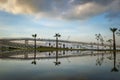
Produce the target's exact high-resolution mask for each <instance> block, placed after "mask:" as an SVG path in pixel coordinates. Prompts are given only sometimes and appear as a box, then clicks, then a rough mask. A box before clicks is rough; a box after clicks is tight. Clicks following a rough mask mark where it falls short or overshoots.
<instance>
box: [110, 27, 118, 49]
mask: <svg viewBox="0 0 120 80" xmlns="http://www.w3.org/2000/svg"><path fill="white" fill-rule="evenodd" d="M110 30H111V31H112V33H113V50H116V42H115V32H116V31H117V28H110Z"/></svg>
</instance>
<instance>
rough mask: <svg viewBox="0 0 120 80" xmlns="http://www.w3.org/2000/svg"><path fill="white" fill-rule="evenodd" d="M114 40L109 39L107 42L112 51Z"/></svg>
mask: <svg viewBox="0 0 120 80" xmlns="http://www.w3.org/2000/svg"><path fill="white" fill-rule="evenodd" d="M112 41H113V40H112V39H108V40H107V42H108V43H109V44H110V50H111V47H112Z"/></svg>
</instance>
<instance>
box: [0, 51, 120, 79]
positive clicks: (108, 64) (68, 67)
mask: <svg viewBox="0 0 120 80" xmlns="http://www.w3.org/2000/svg"><path fill="white" fill-rule="evenodd" d="M119 70H120V54H119V52H116V53H115V52H114V53H113V52H95V51H94V52H92V51H53V52H38V51H10V52H9V51H6V52H0V80H120V71H119Z"/></svg>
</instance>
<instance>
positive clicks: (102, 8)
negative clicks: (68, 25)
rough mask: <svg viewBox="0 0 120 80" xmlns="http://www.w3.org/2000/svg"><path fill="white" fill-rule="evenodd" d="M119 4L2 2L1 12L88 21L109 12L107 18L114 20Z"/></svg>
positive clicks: (64, 0) (63, 0)
mask: <svg viewBox="0 0 120 80" xmlns="http://www.w3.org/2000/svg"><path fill="white" fill-rule="evenodd" d="M119 4H120V1H119V0H109V1H108V0H100V1H99V0H80V1H79V0H60V1H58V0H11V1H9V0H0V10H3V11H6V12H10V13H13V14H32V15H37V16H38V17H39V18H40V17H46V16H47V17H56V18H59V19H61V18H64V19H86V18H89V17H92V16H95V15H98V14H101V13H106V12H107V13H108V15H107V17H111V18H114V17H117V16H118V15H119V12H120V5H119Z"/></svg>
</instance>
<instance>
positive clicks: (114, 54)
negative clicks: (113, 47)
mask: <svg viewBox="0 0 120 80" xmlns="http://www.w3.org/2000/svg"><path fill="white" fill-rule="evenodd" d="M113 57H114V67H113V68H112V70H111V72H118V71H119V70H118V69H117V67H116V51H113Z"/></svg>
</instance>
